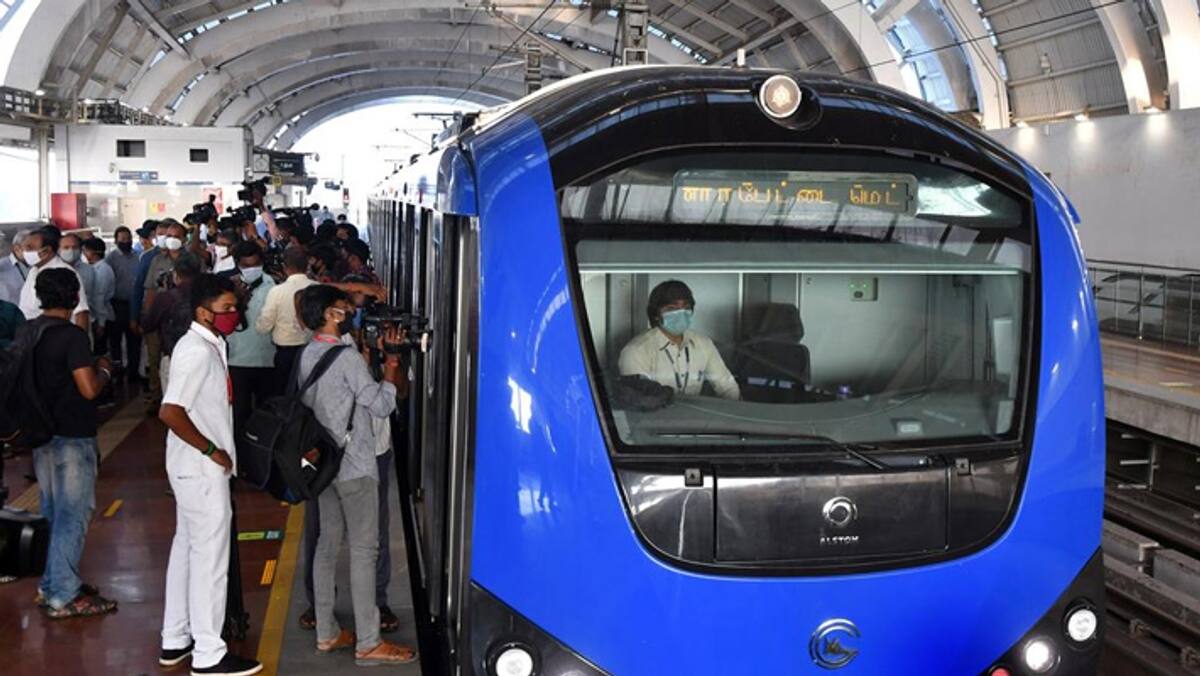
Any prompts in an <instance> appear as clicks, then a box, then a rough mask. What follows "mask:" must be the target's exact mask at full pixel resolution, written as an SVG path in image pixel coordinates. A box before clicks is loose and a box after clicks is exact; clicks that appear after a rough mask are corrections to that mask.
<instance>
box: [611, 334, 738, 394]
mask: <svg viewBox="0 0 1200 676" xmlns="http://www.w3.org/2000/svg"><path fill="white" fill-rule="evenodd" d="M618 368H619V370H620V372H621V375H623V376H630V375H641V376H645V377H647V378H649V379H651V380H653V381H655V382H657V383H659V384H661V385H666V386H667V387H670V388H671V389H673V390H675V392H677V393H679V394H690V395H696V394H700V391H701V388H702V387H703V386H704V383H706V382H708V383H711V384H712V386H713V389H714V390H715V391H716V393H717V396H719V397H721V398H723V399H740V398H741V391H740V390H739V389H738V384H737V381H736V380H734V378H733V374H732V373H730V372H729V369H728V368H726V366H725V361H724V360H723V359H721V353H720V352H718V351H717V347H716V345H713V342H712V340H711V339H709V338H708V337H707V336H703V335H700V334H698V333H695V332H693V331H687V332H685V333H684V334H683V342H682V343H681V344H679V345H676V344H675V343H674V342H672V341H671V339H670V338H668V337H667V336H666V334H664V333H663V332H662V331H661V330H660V329H658V327H655V328H652V329H650V330H648V331H646V332H644V333H642V334H641V335H639V336H637V337H635V338H634V339H633V340H631V341H629V343H628V344H627V345H626V346H625V347H624V348H622V349H621V358H620V360H619V362H618Z"/></svg>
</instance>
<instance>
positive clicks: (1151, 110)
mask: <svg viewBox="0 0 1200 676" xmlns="http://www.w3.org/2000/svg"><path fill="white" fill-rule="evenodd" d="M1146 112H1147V113H1150V114H1151V115H1155V114H1157V113H1161V112H1162V109H1160V108H1159V107H1158V106H1147V107H1146Z"/></svg>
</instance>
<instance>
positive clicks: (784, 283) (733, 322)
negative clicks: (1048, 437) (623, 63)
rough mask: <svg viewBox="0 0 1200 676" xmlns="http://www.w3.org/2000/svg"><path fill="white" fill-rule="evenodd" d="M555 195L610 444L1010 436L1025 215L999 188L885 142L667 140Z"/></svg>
mask: <svg viewBox="0 0 1200 676" xmlns="http://www.w3.org/2000/svg"><path fill="white" fill-rule="evenodd" d="M560 208H561V215H562V219H563V223H564V226H565V228H566V232H567V240H568V249H569V253H570V258H571V261H572V264H573V266H575V270H574V272H575V274H577V275H578V287H577V289H578V293H579V295H580V298H581V300H582V301H583V302H582V305H583V308H584V316H583V319H584V320H585V326H586V327H587V332H586V333H587V336H586V338H587V339H586V341H585V342H586V343H587V346H586V347H587V349H588V350H589V351H590V354H589V355H588V357H589V361H590V363H591V365H592V367H593V369H594V370H595V373H594V381H595V384H596V386H597V391H598V392H599V393H600V398H601V400H602V405H603V408H604V417H605V419H606V421H607V424H608V425H609V427H610V435H609V436H610V438H611V439H612V440H613V441H614V443H615V444H616V445H617V447H618V448H617V450H618V451H619V452H680V451H682V452H694V451H699V450H701V449H712V450H716V451H725V452H728V451H730V450H732V449H733V448H752V450H759V451H764V452H772V450H773V449H776V448H779V447H787V449H789V450H791V449H795V448H798V447H803V446H805V445H808V444H814V445H825V446H827V445H828V444H830V443H838V444H864V445H878V446H880V447H903V446H908V445H914V446H915V445H920V446H926V445H929V444H930V443H978V442H988V441H998V440H1006V439H1014V438H1016V436H1017V435H1018V434H1019V432H1020V428H1021V419H1020V416H1021V411H1022V400H1023V398H1024V396H1023V395H1024V389H1023V388H1024V387H1025V383H1026V381H1027V379H1028V373H1027V369H1028V366H1027V364H1028V359H1027V356H1028V354H1027V353H1028V349H1029V348H1028V344H1029V335H1030V327H1029V325H1028V324H1029V321H1030V320H1029V317H1028V316H1029V314H1030V313H1029V312H1028V309H1029V295H1030V288H1031V283H1032V282H1031V269H1032V260H1033V255H1032V227H1031V223H1030V216H1029V212H1028V207H1027V205H1026V203H1025V202H1023V201H1022V200H1021V198H1019V197H1018V196H1016V195H1014V194H1012V193H1010V192H1008V191H1006V190H1005V189H1003V188H1001V187H998V186H996V185H993V184H991V183H989V182H987V181H986V180H984V179H982V178H980V177H977V176H974V175H970V174H968V173H966V172H964V171H960V170H957V169H955V168H951V167H948V166H945V165H941V164H933V163H929V162H923V161H916V160H911V159H906V158H900V157H893V156H881V155H858V154H850V155H846V154H838V155H832V154H819V153H808V152H803V153H797V152H795V151H792V152H789V153H773V152H766V151H764V152H753V153H748V152H738V153H713V152H704V153H682V154H681V153H675V154H672V155H669V156H661V157H658V158H654V159H650V160H643V161H641V162H640V163H638V164H636V165H632V166H627V167H625V168H622V169H619V170H617V171H614V172H611V173H608V174H607V175H604V176H601V177H598V178H592V179H588V180H587V181H584V182H581V183H579V184H576V185H571V186H567V187H565V188H563V189H562V190H561V191H560ZM651 299H654V300H653V301H651Z"/></svg>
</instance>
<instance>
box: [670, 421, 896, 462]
mask: <svg viewBox="0 0 1200 676" xmlns="http://www.w3.org/2000/svg"><path fill="white" fill-rule="evenodd" d="M658 436H660V437H681V436H688V437H701V438H702V437H725V438H729V437H733V438H736V439H738V440H740V441H749V440H751V439H776V440H779V441H812V442H819V443H823V444H828V445H829V446H830V447H832V448H835V449H837V450H839V451H841V452H842V453H845V454H846V455H848V456H850V457H851V458H854V459H855V460H858V461H859V462H862V463H865V464H866V465H868V466H869V467H872V468H874V469H887V466H885V465H884V464H883V463H881V462H879V461H878V460H876V459H875V458H872V457H871V456H869V455H867V454H866V453H863V452H862V451H860V450H858V449H857V448H855V447H854V445H852V444H847V443H846V442H844V441H838V440H837V439H834V438H833V437H827V436H824V435H821V434H795V433H791V432H746V431H743V430H703V431H696V432H659V433H658Z"/></svg>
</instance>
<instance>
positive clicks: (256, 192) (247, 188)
mask: <svg viewBox="0 0 1200 676" xmlns="http://www.w3.org/2000/svg"><path fill="white" fill-rule="evenodd" d="M266 196H267V179H265V178H260V179H258V180H255V181H242V189H241V190H239V191H237V198H238V199H240V200H241V201H243V202H254V201H255V198H256V197H266Z"/></svg>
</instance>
